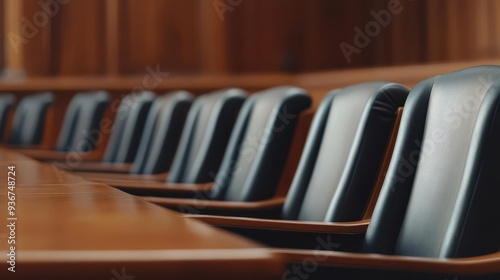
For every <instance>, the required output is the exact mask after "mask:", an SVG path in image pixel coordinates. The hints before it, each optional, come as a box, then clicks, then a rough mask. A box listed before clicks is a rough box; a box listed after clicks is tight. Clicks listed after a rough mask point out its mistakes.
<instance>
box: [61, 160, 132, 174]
mask: <svg viewBox="0 0 500 280" xmlns="http://www.w3.org/2000/svg"><path fill="white" fill-rule="evenodd" d="M62 164H64V163H62ZM132 165H133V164H131V163H107V162H100V161H94V162H90V161H87V162H81V163H79V164H76V165H75V166H69V165H63V169H65V170H71V171H74V172H88V173H97V174H99V173H101V174H102V173H125V174H127V173H130V170H131V169H132Z"/></svg>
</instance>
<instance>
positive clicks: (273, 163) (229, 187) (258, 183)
mask: <svg viewBox="0 0 500 280" xmlns="http://www.w3.org/2000/svg"><path fill="white" fill-rule="evenodd" d="M310 105H311V99H310V97H309V95H308V94H307V92H305V91H304V90H303V89H300V88H296V87H288V86H283V87H276V88H272V89H268V90H265V91H262V92H260V93H257V94H254V95H252V96H251V97H250V98H249V99H248V100H247V101H246V102H245V104H244V106H243V108H242V110H241V112H240V114H239V116H238V120H237V121H236V124H235V128H234V130H233V132H232V135H231V138H230V140H229V143H228V146H227V148H226V151H225V153H224V158H223V160H222V163H221V166H220V169H219V172H217V174H216V175H215V173H213V174H212V176H213V177H214V178H213V179H214V180H215V182H214V184H213V187H212V188H211V189H210V191H209V192H207V193H206V196H204V197H198V198H201V199H204V200H214V201H232V202H235V201H259V200H265V199H269V198H271V197H272V196H274V194H275V192H276V188H277V185H278V182H279V180H280V178H281V175H282V172H283V168H284V165H285V162H286V159H287V156H288V153H289V150H290V145H291V139H292V136H293V135H294V131H295V127H296V123H297V119H298V116H299V114H300V113H301V112H302V111H304V110H305V109H307V108H308V107H309V106H310ZM181 188H182V186H181ZM186 188H188V189H189V185H188V186H187V187H186ZM146 200H148V201H150V202H153V203H156V204H159V205H163V206H165V207H169V208H173V209H177V210H179V205H178V203H180V204H181V205H182V204H183V203H184V202H186V203H189V202H190V201H191V200H188V199H177V200H176V199H173V200H172V199H171V198H165V197H147V198H146Z"/></svg>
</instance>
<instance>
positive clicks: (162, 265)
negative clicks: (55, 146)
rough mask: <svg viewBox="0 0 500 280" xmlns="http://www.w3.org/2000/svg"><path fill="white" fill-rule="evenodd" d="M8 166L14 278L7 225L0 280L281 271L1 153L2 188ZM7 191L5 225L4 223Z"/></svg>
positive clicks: (100, 187) (138, 205) (181, 223)
mask: <svg viewBox="0 0 500 280" xmlns="http://www.w3.org/2000/svg"><path fill="white" fill-rule="evenodd" d="M11 165H14V166H16V167H15V170H16V176H15V177H16V183H17V187H16V189H15V193H16V206H17V207H16V215H15V216H16V217H17V221H16V223H17V226H16V238H17V243H16V250H17V251H16V254H17V256H18V259H17V272H16V273H12V272H8V271H7V263H6V254H7V249H8V247H7V245H8V244H7V242H6V238H7V235H6V234H5V232H6V231H5V226H2V228H1V230H0V234H1V235H0V256H1V257H0V260H1V264H0V278H1V279H32V277H35V276H37V275H45V276H44V277H48V275H51V278H50V279H108V280H109V279H112V278H113V274H112V271H113V270H116V271H121V269H122V268H126V271H127V273H128V274H131V275H134V276H137V279H139V277H140V278H142V279H160V278H162V279H165V278H168V279H179V278H182V279H194V278H205V279H207V278H208V279H211V278H213V279H216V278H219V279H236V278H238V279H241V277H243V278H245V277H246V278H247V279H260V278H264V279H270V278H273V277H276V276H279V273H280V271H282V268H283V267H282V264H281V262H280V260H279V259H278V258H276V257H275V256H274V255H272V254H271V253H269V252H268V251H267V250H265V249H264V248H262V247H260V246H259V245H258V244H255V243H253V242H251V241H247V240H245V239H242V238H239V237H237V236H234V235H231V234H229V233H225V232H223V231H220V230H218V229H215V228H212V227H210V226H207V225H204V224H202V223H200V222H197V221H193V220H191V219H187V218H184V217H182V216H181V215H179V214H177V213H174V212H170V211H168V210H166V209H163V208H161V207H158V206H155V205H152V204H149V203H146V202H145V201H144V200H142V199H140V198H138V197H134V196H131V195H128V194H126V193H123V192H121V191H119V190H117V189H114V188H112V187H109V186H107V185H104V184H99V183H92V182H89V181H86V180H85V179H83V178H82V177H80V176H77V175H73V174H70V173H66V172H62V171H60V170H58V169H57V168H55V167H53V166H51V165H47V164H41V163H38V162H36V161H34V160H32V159H30V158H28V157H26V156H24V155H20V154H18V153H15V152H11V151H8V150H6V149H0V170H3V172H0V181H2V182H7V171H8V169H7V167H8V166H11ZM2 185H3V186H4V187H2V192H0V206H1V207H5V209H1V210H2V211H0V213H1V214H0V221H2V222H4V223H6V222H7V211H6V210H7V202H8V198H7V189H6V187H5V186H6V184H2ZM256 268H258V269H256ZM9 273H11V274H9ZM6 276H8V277H10V278H5V277H6ZM141 276H142V277H141ZM47 279H48V278H47Z"/></svg>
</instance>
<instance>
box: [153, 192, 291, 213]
mask: <svg viewBox="0 0 500 280" xmlns="http://www.w3.org/2000/svg"><path fill="white" fill-rule="evenodd" d="M204 195H205V194H204V193H197V194H196V196H195V197H194V198H191V199H180V198H164V197H145V198H144V199H145V200H146V201H148V202H151V203H155V204H157V205H160V206H163V207H166V208H170V209H174V210H178V211H179V210H180V211H181V212H185V211H182V210H183V209H187V210H189V209H191V210H194V211H195V212H187V213H189V214H201V212H207V211H210V210H215V211H221V212H224V211H229V212H240V213H241V212H246V213H251V214H253V213H255V212H258V211H269V210H275V209H281V207H282V206H283V203H284V202H285V198H284V197H276V198H271V199H266V200H261V201H252V202H239V201H213V200H207V199H206V195H205V196H204ZM204 198H205V199H204Z"/></svg>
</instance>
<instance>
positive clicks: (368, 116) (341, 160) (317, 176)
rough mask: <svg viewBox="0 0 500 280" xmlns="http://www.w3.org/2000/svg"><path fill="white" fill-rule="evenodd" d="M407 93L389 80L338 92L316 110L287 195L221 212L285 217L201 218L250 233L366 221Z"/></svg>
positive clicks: (334, 91) (238, 214)
mask: <svg viewBox="0 0 500 280" xmlns="http://www.w3.org/2000/svg"><path fill="white" fill-rule="evenodd" d="M407 95H408V89H407V88H405V87H403V86H401V85H398V84H393V83H386V82H371V83H364V84H358V85H354V86H350V87H347V88H344V89H338V90H333V91H332V92H330V93H329V94H328V95H327V96H326V97H325V98H324V99H323V101H322V102H321V104H320V106H319V108H318V109H317V111H316V114H315V117H314V120H313V123H312V125H311V128H310V130H309V133H308V138H307V142H306V144H305V147H304V150H303V152H302V156H301V160H300V163H299V166H298V168H297V170H296V173H295V176H294V179H293V182H292V184H291V187H290V189H289V191H288V194H287V196H286V199H282V200H281V201H280V200H269V201H268V203H267V204H264V203H260V204H254V205H253V207H251V206H252V205H250V203H246V204H243V205H241V206H240V207H236V206H233V207H232V208H229V209H227V210H226V211H224V210H222V209H219V210H218V211H217V212H215V213H217V214H227V215H237V216H250V217H265V218H278V219H279V220H269V219H255V220H253V221H252V223H250V222H249V221H248V220H247V219H245V218H242V219H241V218H236V217H213V216H206V217H202V216H200V217H198V219H202V220H204V221H205V222H207V223H211V224H214V225H218V226H224V225H225V224H230V225H231V228H233V230H235V231H238V228H239V227H243V226H244V227H245V228H247V235H248V236H250V237H252V235H254V234H256V235H258V233H252V232H251V231H250V230H248V229H249V228H255V229H256V230H257V231H260V227H261V226H262V224H263V223H266V224H267V226H272V225H276V226H277V225H287V223H288V224H289V225H293V224H297V222H296V221H308V222H354V221H361V220H363V219H366V218H367V217H366V216H367V211H369V207H370V202H371V201H372V199H373V197H374V196H376V195H377V194H378V192H377V189H378V188H376V186H377V182H381V180H383V172H384V166H383V163H384V159H385V158H387V157H388V154H390V153H391V152H392V149H391V146H390V141H391V140H392V141H394V139H393V138H395V136H393V135H394V131H396V130H397V128H398V122H397V119H398V112H399V109H400V108H401V107H403V106H404V103H405V100H406V97H407ZM283 201H284V204H283ZM273 202H274V205H273V204H272V203H273ZM205 207H206V208H209V207H210V205H206V206H205ZM271 210H272V211H271ZM211 214H213V213H211ZM277 237H278V238H279V236H277ZM294 243H295V242H294Z"/></svg>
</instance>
